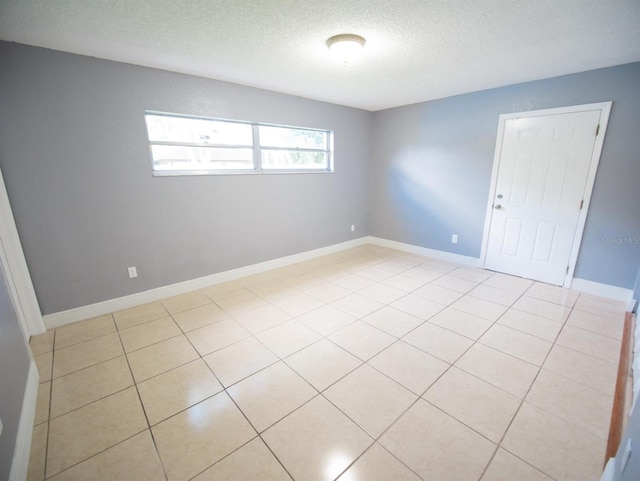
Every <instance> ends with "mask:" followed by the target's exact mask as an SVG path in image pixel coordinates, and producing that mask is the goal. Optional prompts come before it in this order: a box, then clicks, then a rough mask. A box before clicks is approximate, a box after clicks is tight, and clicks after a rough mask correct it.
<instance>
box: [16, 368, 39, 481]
mask: <svg viewBox="0 0 640 481" xmlns="http://www.w3.org/2000/svg"><path fill="white" fill-rule="evenodd" d="M39 380H40V378H39V376H38V369H37V368H36V363H35V361H34V360H33V359H31V364H30V365H29V374H28V375H27V386H26V388H25V390H24V400H23V402H22V411H21V412H20V421H19V424H18V435H17V437H16V448H15V451H14V453H13V461H12V462H11V473H10V474H9V481H24V480H25V479H27V471H28V469H29V454H30V452H31V436H32V434H33V421H34V420H35V416H36V402H37V401H38V383H39Z"/></svg>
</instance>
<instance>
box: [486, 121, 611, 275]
mask: <svg viewBox="0 0 640 481" xmlns="http://www.w3.org/2000/svg"><path fill="white" fill-rule="evenodd" d="M601 113H602V111H601V110H589V111H583V112H574V113H563V114H554V115H543V116H532V117H527V118H514V119H509V120H506V121H505V124H504V129H503V136H502V139H501V141H502V142H501V144H502V149H501V151H500V157H499V159H497V160H498V161H499V166H498V176H497V180H496V181H495V191H494V192H493V195H494V198H493V200H492V205H491V207H492V211H491V216H490V228H489V236H488V240H487V243H486V257H485V267H486V268H488V269H491V270H495V271H499V272H505V273H508V274H513V275H518V276H522V277H526V278H529V279H535V280H539V281H542V282H547V283H550V284H557V285H562V284H563V282H564V280H565V276H566V274H567V272H568V269H569V263H570V256H571V254H572V249H573V247H574V239H575V236H576V229H577V227H578V221H579V217H580V210H581V208H582V204H583V200H584V196H585V188H586V186H587V180H588V178H589V176H590V175H589V174H590V168H591V165H592V158H593V153H594V147H595V144H596V137H597V135H598V134H597V129H598V124H599V122H600V116H601ZM498 140H499V142H500V139H498Z"/></svg>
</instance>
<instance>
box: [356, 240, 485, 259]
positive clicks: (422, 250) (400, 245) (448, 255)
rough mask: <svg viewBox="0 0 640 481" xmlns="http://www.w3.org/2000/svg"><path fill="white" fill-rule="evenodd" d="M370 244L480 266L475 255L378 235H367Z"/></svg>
mask: <svg viewBox="0 0 640 481" xmlns="http://www.w3.org/2000/svg"><path fill="white" fill-rule="evenodd" d="M367 240H368V242H369V243H370V244H374V245H378V246H382V247H389V248H390V249H397V250H399V251H404V252H408V253H410V254H417V255H419V256H424V257H431V258H433V259H438V260H441V261H447V262H454V263H456V264H461V265H463V266H467V267H481V264H480V259H478V258H477V257H469V256H463V255H460V254H454V253H452V252H445V251H439V250H435V249H429V248H427V247H420V246H416V245H413V244H405V243H404V242H398V241H393V240H388V239H382V238H380V237H372V236H369V237H367Z"/></svg>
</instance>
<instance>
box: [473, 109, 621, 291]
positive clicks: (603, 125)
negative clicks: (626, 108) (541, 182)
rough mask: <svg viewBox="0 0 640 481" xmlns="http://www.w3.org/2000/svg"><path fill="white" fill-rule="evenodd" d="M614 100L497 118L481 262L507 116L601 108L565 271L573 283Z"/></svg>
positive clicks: (509, 117)
mask: <svg viewBox="0 0 640 481" xmlns="http://www.w3.org/2000/svg"><path fill="white" fill-rule="evenodd" d="M611 104H612V102H600V103H595V104H585V105H573V106H569V107H558V108H552V109H543V110H531V111H529V112H516V113H512V114H502V115H500V119H499V122H498V137H497V140H496V150H495V154H494V157H493V170H492V172H491V187H490V188H489V201H488V202H487V213H486V216H485V220H484V234H483V237H482V250H481V252H480V264H481V265H482V266H486V265H487V264H486V262H487V246H488V244H489V234H490V231H491V217H492V215H493V212H494V209H493V204H494V198H495V195H496V186H497V183H498V172H499V170H500V158H501V156H502V141H503V137H504V129H505V125H506V123H507V121H508V120H516V119H522V118H529V117H542V116H547V115H559V114H569V113H577V112H586V111H590V110H600V121H599V131H598V136H597V137H596V141H595V144H594V146H593V154H592V156H591V164H590V166H589V174H588V176H587V184H586V187H585V192H584V197H583V200H584V204H583V206H582V209H581V210H580V214H579V217H578V225H577V226H576V233H575V236H574V238H573V247H572V248H571V254H570V256H569V270H568V271H567V274H566V275H565V278H564V282H563V284H562V285H563V287H570V286H571V281H572V279H573V273H574V271H575V267H576V261H577V260H578V253H579V252H580V243H581V242H582V234H583V233H584V225H585V222H586V220H587V213H588V211H589V204H590V202H591V193H592V192H593V184H594V182H595V179H596V171H597V170H598V164H599V162H600V154H601V153H602V146H603V144H604V136H605V133H606V131H607V124H608V122H609V114H610V113H611Z"/></svg>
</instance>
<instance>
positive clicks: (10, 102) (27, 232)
mask: <svg viewBox="0 0 640 481" xmlns="http://www.w3.org/2000/svg"><path fill="white" fill-rule="evenodd" d="M0 65H2V69H1V73H0V105H1V106H2V108H1V109H0V167H1V168H2V172H3V175H4V177H5V181H6V184H7V190H8V193H9V198H10V200H11V204H12V207H13V212H14V216H15V219H16V223H17V226H18V231H19V233H20V237H21V239H22V243H23V247H24V251H25V256H26V258H27V263H28V265H29V269H30V272H31V275H32V278H33V283H34V286H35V290H36V293H37V296H38V300H39V302H40V306H41V308H42V311H43V314H49V313H53V312H59V311H63V310H66V309H71V308H74V307H78V306H84V305H88V304H92V303H96V302H99V301H104V300H108V299H113V298H117V297H120V296H124V295H127V294H132V293H136V292H141V291H144V290H148V289H151V288H155V287H159V286H164V285H169V284H173V283H176V282H180V281H185V280H189V279H194V278H198V277H201V276H206V275H210V274H214V273H217V272H221V271H225V270H229V269H233V268H237V267H241V266H245V265H251V264H255V263H257V262H261V261H266V260H269V259H273V258H278V257H282V256H287V255H291V254H296V253H300V252H305V251H308V250H312V249H316V248H320V247H324V246H329V245H332V244H336V243H339V242H343V241H347V240H349V239H353V238H356V237H360V236H362V235H364V234H366V232H367V230H368V227H367V197H368V189H369V179H368V175H369V161H370V159H369V157H370V138H371V121H372V114H371V113H370V112H366V111H362V110H357V109H352V108H347V107H341V106H337V105H332V104H327V103H322V102H316V101H312V100H308V99H303V98H300V97H293V96H288V95H283V94H277V93H274V92H269V91H265V90H259V89H254V88H250V87H243V86H239V85H234V84H229V83H225V82H219V81H214V80H208V79H203V78H197V77H191V76H186V75H180V74H176V73H170V72H166V71H161V70H154V69H148V68H144V67H138V66H132V65H128V64H122V63H115V62H109V61H104V60H98V59H94V58H89V57H82V56H77V55H71V54H66V53H62V52H56V51H52V50H46V49H41V48H34V47H28V46H24V45H19V44H12V43H6V42H4V43H0ZM145 109H150V110H158V111H165V112H177V113H183V114H194V115H203V116H216V117H222V118H230V119H241V120H249V121H260V122H273V123H277V124H284V125H294V126H301V127H305V126H308V127H316V128H325V129H331V130H333V131H334V132H335V172H334V173H332V174H284V175H224V176H189V177H153V176H152V174H151V161H150V157H149V150H148V144H147V137H146V129H145V124H144V111H145ZM351 224H355V225H356V232H355V233H351V232H350V226H351ZM128 266H137V268H138V274H139V277H138V278H136V279H132V280H130V279H128V276H127V267H128Z"/></svg>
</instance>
